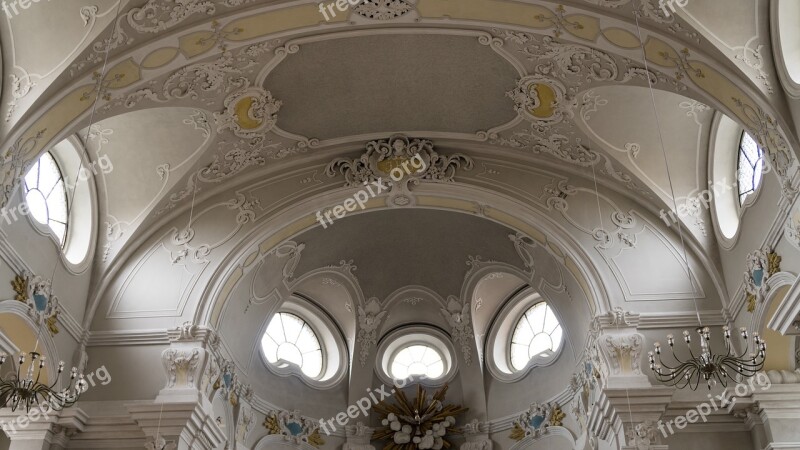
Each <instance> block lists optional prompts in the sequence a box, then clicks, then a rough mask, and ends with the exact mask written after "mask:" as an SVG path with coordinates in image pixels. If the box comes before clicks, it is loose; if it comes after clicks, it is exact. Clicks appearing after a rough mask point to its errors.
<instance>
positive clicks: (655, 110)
mask: <svg viewBox="0 0 800 450" xmlns="http://www.w3.org/2000/svg"><path fill="white" fill-rule="evenodd" d="M633 18H634V20H635V21H636V31H637V33H638V36H639V44H640V47H641V49H642V60H643V61H644V70H645V77H646V78H647V86H648V90H649V92H650V101H651V102H652V105H653V114H654V115H655V119H656V129H657V130H658V139H659V141H660V143H661V155H662V157H663V159H664V167H665V168H666V170H667V180H668V181H669V191H670V196H671V197H672V206H673V208H674V210H675V211H676V212H677V211H678V201H677V199H676V198H675V186H674V184H673V182H672V174H671V173H670V170H669V161H668V160H667V151H666V145H665V144H664V133H663V132H662V130H661V118H660V116H659V114H658V108H657V107H656V96H655V93H654V90H653V81H652V80H651V79H650V68H649V67H648V64H647V53H646V51H645V48H644V40H643V39H642V29H641V27H640V26H639V15H638V14H637V13H636V12H635V11H634V13H633ZM676 223H677V224H678V236H680V240H681V248H682V251H683V260H684V262H685V263H686V276H687V277H688V278H689V285H690V286H691V287H692V303H693V304H694V311H695V314H697V324H698V325H700V326H702V325H703V321H702V319H700V308H699V307H698V306H697V289H696V287H695V284H694V279H693V278H692V269H691V266H690V265H689V257H688V253H687V251H686V241H685V239H684V237H683V226H682V225H681V221H680V218H678V220H676Z"/></svg>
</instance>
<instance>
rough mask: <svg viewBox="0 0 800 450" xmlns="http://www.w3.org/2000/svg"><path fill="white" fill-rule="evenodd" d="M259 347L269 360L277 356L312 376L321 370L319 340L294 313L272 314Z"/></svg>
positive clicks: (273, 360) (275, 360) (276, 359)
mask: <svg viewBox="0 0 800 450" xmlns="http://www.w3.org/2000/svg"><path fill="white" fill-rule="evenodd" d="M261 348H262V349H263V351H264V355H265V356H266V358H267V361H269V362H270V363H276V362H277V361H278V360H279V359H282V360H284V361H287V362H291V363H293V364H295V365H297V366H298V367H300V370H301V371H302V372H303V373H304V374H305V375H308V376H309V377H312V378H316V377H318V376H320V374H321V373H322V369H323V366H324V361H323V358H322V347H321V345H320V343H319V339H318V338H317V335H316V334H315V333H314V330H312V329H311V327H310V326H309V325H308V324H307V323H306V322H305V321H304V320H303V319H301V318H300V317H297V316H296V315H294V314H289V313H278V314H275V317H273V318H272V320H271V321H270V323H269V325H267V331H266V333H265V334H264V337H263V338H262V340H261Z"/></svg>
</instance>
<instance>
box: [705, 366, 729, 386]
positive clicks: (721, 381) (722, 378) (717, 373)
mask: <svg viewBox="0 0 800 450" xmlns="http://www.w3.org/2000/svg"><path fill="white" fill-rule="evenodd" d="M721 373H724V374H725V376H720V374H721ZM711 376H712V377H714V378H716V379H717V381H719V384H721V385H722V387H728V379H729V378H730V376H729V375H728V373H727V372H725V371H719V370H715V371H714V373H712V375H711ZM709 389H711V387H710V386H709Z"/></svg>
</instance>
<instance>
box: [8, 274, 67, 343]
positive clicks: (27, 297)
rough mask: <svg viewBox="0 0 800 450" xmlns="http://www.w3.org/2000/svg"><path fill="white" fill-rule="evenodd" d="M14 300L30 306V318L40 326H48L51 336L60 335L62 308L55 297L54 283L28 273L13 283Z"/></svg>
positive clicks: (15, 279)
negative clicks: (59, 317) (59, 323)
mask: <svg viewBox="0 0 800 450" xmlns="http://www.w3.org/2000/svg"><path fill="white" fill-rule="evenodd" d="M11 286H12V287H13V289H14V293H15V296H14V298H15V299H16V300H18V301H20V302H23V303H25V304H26V305H27V306H28V316H30V318H31V319H33V321H34V322H35V323H37V324H38V325H39V326H43V325H45V324H46V325H47V329H48V330H49V331H50V335H55V334H57V333H58V315H59V313H61V307H60V306H59V305H58V297H56V296H55V295H53V289H52V283H51V282H50V280H46V279H44V278H42V277H40V276H39V275H34V274H32V273H30V272H28V271H23V272H22V273H21V274H19V275H17V276H16V277H14V279H13V280H12V281H11Z"/></svg>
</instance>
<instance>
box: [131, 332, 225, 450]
mask: <svg viewBox="0 0 800 450" xmlns="http://www.w3.org/2000/svg"><path fill="white" fill-rule="evenodd" d="M169 337H170V346H169V348H167V349H165V350H164V351H163V352H162V353H161V360H162V362H163V364H164V370H165V372H166V378H167V381H166V384H165V386H164V388H163V389H162V390H161V391H160V392H159V394H158V397H156V399H155V401H154V402H153V403H149V404H148V403H145V404H142V403H136V404H128V405H126V407H127V409H128V412H129V413H130V414H131V417H132V418H133V420H134V421H135V422H136V423H137V424H138V425H139V427H141V429H142V431H144V433H145V436H146V437H147V442H148V443H149V444H150V445H151V446H153V447H155V448H160V447H161V446H162V445H163V446H165V449H172V450H176V449H177V450H184V449H186V450H188V449H192V450H195V449H197V450H213V449H214V448H216V447H217V446H219V445H220V444H221V443H222V442H223V441H224V435H223V433H222V430H221V429H220V427H219V425H218V424H217V422H216V421H215V420H214V416H213V410H212V407H211V402H210V401H209V400H208V398H207V396H205V395H204V393H203V392H202V390H201V381H202V378H203V374H204V371H205V368H206V366H207V365H208V364H210V362H211V360H212V359H213V358H212V357H211V353H210V351H209V345H210V342H211V341H212V340H213V339H214V338H215V336H214V332H213V331H211V330H209V329H205V328H199V327H196V326H194V325H191V324H190V323H185V324H184V325H182V326H180V327H178V328H177V329H175V330H170V331H169ZM162 439H163V442H162V441H161V440H162Z"/></svg>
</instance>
